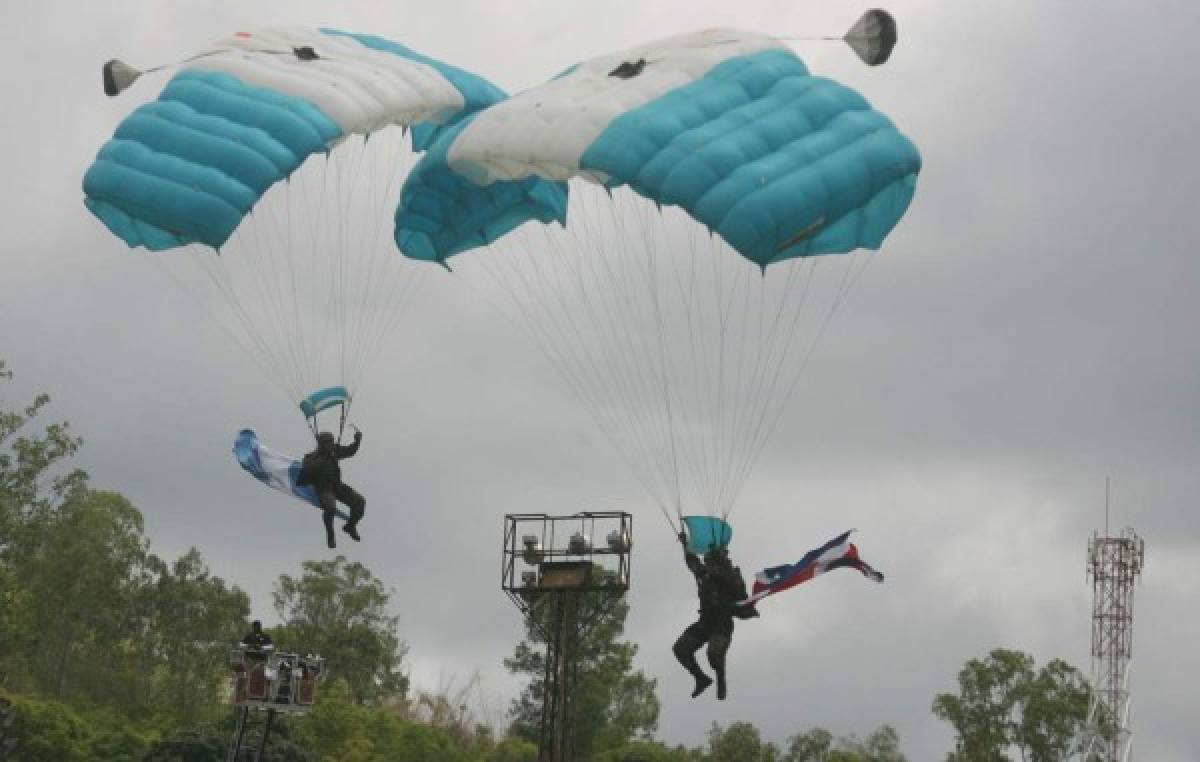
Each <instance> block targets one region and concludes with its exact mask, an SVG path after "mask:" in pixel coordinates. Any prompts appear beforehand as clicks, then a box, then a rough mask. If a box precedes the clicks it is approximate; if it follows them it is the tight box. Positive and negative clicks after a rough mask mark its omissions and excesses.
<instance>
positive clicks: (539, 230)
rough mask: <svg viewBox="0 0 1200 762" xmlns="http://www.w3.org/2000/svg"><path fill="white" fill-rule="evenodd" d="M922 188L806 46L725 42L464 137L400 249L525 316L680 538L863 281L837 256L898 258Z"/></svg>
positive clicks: (736, 481) (627, 69)
mask: <svg viewBox="0 0 1200 762" xmlns="http://www.w3.org/2000/svg"><path fill="white" fill-rule="evenodd" d="M894 31H895V28H894V24H893V25H892V27H891V32H892V33H893V39H892V40H891V42H894ZM888 52H890V45H889V47H888ZM880 55H881V54H880V52H879V51H877V52H876V53H874V54H872V55H871V56H868V58H870V59H871V60H875V59H878V58H880ZM868 58H864V60H868ZM871 60H868V62H871ZM920 167H921V158H920V155H919V154H918V152H917V149H916V148H915V147H914V145H913V144H912V142H910V141H909V140H908V139H907V138H906V137H905V136H904V135H902V134H901V133H900V132H899V131H898V130H897V128H896V127H895V125H894V124H893V123H892V122H891V120H889V119H888V117H886V116H885V115H884V114H882V113H880V112H879V111H876V110H874V109H873V108H872V107H871V106H870V104H869V103H868V102H867V101H866V99H865V98H863V97H862V96H861V95H859V94H858V93H857V92H855V91H854V90H851V89H850V88H848V87H846V86H845V85H842V84H839V83H838V82H834V81H832V80H830V79H826V78H823V77H818V76H814V75H812V74H811V73H810V72H809V70H808V68H807V67H806V66H805V64H804V62H803V61H801V60H800V59H799V58H798V57H797V56H796V55H795V54H794V53H793V52H792V50H791V49H790V48H789V47H787V46H786V45H785V44H784V43H782V42H780V41H779V40H777V39H775V38H772V37H769V36H766V35H762V34H756V33H752V32H745V31H738V30H734V29H709V30H705V31H701V32H697V33H693V34H686V35H681V36H677V37H671V38H668V39H664V40H659V41H656V42H651V43H648V44H645V45H640V46H637V47H634V48H632V49H629V50H626V51H622V52H618V53H613V54H609V55H602V56H599V57H597V58H594V59H591V60H589V61H585V62H583V63H580V64H578V65H576V66H574V67H571V68H570V69H567V70H566V71H565V72H563V73H562V74H560V75H559V76H558V77H556V78H555V79H553V80H551V81H549V82H547V83H545V84H543V85H541V86H539V87H535V88H532V89H530V90H527V91H525V92H522V93H520V94H519V95H516V96H514V97H512V98H510V99H508V100H505V101H503V102H500V103H497V104H495V105H493V106H490V107H488V108H487V109H484V110H483V111H481V112H479V113H478V114H475V115H474V116H473V117H472V118H470V119H469V120H465V121H464V122H462V123H461V124H459V125H457V126H455V127H454V128H452V129H450V130H447V131H446V133H445V134H444V135H442V136H441V137H440V138H439V139H438V140H437V141H436V142H435V143H434V144H433V145H432V146H431V147H430V149H429V151H428V152H427V153H426V155H425V156H424V157H422V159H421V160H420V161H419V162H418V164H417V165H416V167H415V168H414V169H413V171H412V172H411V173H410V174H409V177H408V179H407V181H406V182H405V185H404V188H403V190H402V192H401V197H400V204H399V207H398V209H397V212H396V230H395V238H396V243H397V245H398V246H399V248H400V249H401V250H402V251H403V252H404V253H405V254H406V255H407V256H408V257H410V258H413V259H420V260H429V261H435V262H442V263H446V262H447V260H448V259H449V258H451V257H454V267H455V270H456V271H457V272H460V273H466V274H468V275H469V273H471V272H476V271H478V272H481V273H484V274H485V277H488V278H490V280H491V281H494V284H495V286H496V291H497V293H502V294H506V295H507V297H511V298H510V299H508V301H506V302H505V303H506V304H507V305H508V307H509V308H510V310H511V313H512V315H513V316H514V318H515V319H517V320H518V321H519V322H520V324H521V325H522V326H523V327H524V330H526V331H527V332H528V333H529V334H530V335H531V336H532V337H533V338H534V339H535V340H536V341H537V343H538V344H539V346H540V347H541V348H542V349H543V350H544V351H545V352H546V354H547V355H548V356H549V357H550V358H551V359H552V360H553V362H554V364H555V365H556V367H557V368H558V370H559V371H560V372H561V373H562V375H563V376H564V377H565V378H566V380H567V382H568V383H569V385H570V386H571V388H572V389H573V390H574V391H575V392H576V393H577V394H578V395H579V397H580V399H582V400H583V402H584V403H585V404H586V405H587V406H588V408H589V409H590V410H591V411H592V412H593V413H594V415H595V418H596V420H597V422H598V425H599V427H600V429H601V430H602V431H604V433H605V434H606V435H608V436H609V437H610V438H611V439H612V440H613V442H614V443H615V444H616V445H617V449H618V451H619V452H621V454H622V455H623V456H624V457H625V459H626V461H627V462H628V463H629V465H630V466H631V467H632V469H633V470H634V472H635V473H636V474H637V475H638V477H639V478H640V479H641V481H642V483H643V484H644V485H645V486H646V488H647V489H648V491H649V492H650V494H651V495H653V496H654V497H655V499H656V501H657V502H658V504H659V507H660V508H662V509H663V511H664V513H665V514H666V515H667V517H668V519H671V514H672V513H673V514H675V516H682V515H684V514H701V513H706V514H708V515H713V516H722V517H724V516H727V515H728V513H729V511H730V510H731V509H732V507H733V505H734V502H735V501H736V500H737V497H738V494H739V492H740V491H741V489H742V486H743V484H744V483H745V481H746V479H747V477H748V475H749V473H750V469H751V466H752V465H753V463H754V461H755V459H756V457H757V455H758V453H759V452H760V451H761V449H762V447H763V446H764V444H765V442H766V440H767V437H768V436H769V434H770V433H771V431H772V429H774V427H775V425H776V422H777V421H778V420H779V417H780V415H781V413H782V411H783V409H784V403H785V402H786V401H787V400H788V399H789V398H790V397H791V396H792V395H793V392H794V390H795V389H796V386H797V383H798V379H799V375H800V371H801V370H802V369H803V367H804V365H805V364H806V363H807V361H808V358H809V355H810V352H811V350H812V348H813V347H814V346H815V344H816V341H817V339H819V338H820V336H821V334H822V333H824V330H825V327H826V326H827V325H828V319H829V317H830V316H831V315H832V313H833V311H834V310H836V309H837V307H838V305H840V304H841V302H842V300H843V299H844V297H845V295H846V291H847V289H848V288H849V286H850V285H851V284H852V283H853V281H854V279H855V278H856V277H857V276H858V274H859V273H860V272H861V269H862V266H864V265H865V262H864V261H863V259H864V258H865V257H864V258H860V257H859V256H856V255H853V254H852V255H851V256H848V257H839V258H837V259H838V260H839V262H838V263H836V264H831V265H825V266H823V267H820V268H818V267H817V262H818V261H821V260H824V259H827V258H825V257H818V256H816V255H823V254H833V253H840V252H855V251H858V250H864V249H866V250H871V249H878V248H880V247H881V246H882V244H883V242H884V239H885V238H886V237H887V235H888V234H889V233H890V232H891V231H892V229H893V228H894V227H895V225H896V224H897V223H898V222H899V220H900V218H901V217H902V216H903V214H904V212H905V210H906V209H907V208H908V206H909V203H910V201H911V200H912V198H913V194H914V191H915V188H916V179H917V173H918V171H919V170H920ZM568 199H569V201H568ZM533 219H536V220H539V221H542V222H547V221H556V222H557V223H559V224H557V225H523V224H522V223H523V222H526V221H529V220H533ZM508 231H512V232H511V233H509V234H508V235H505V233H506V232H508ZM485 244H487V246H486V248H481V247H484V245H485ZM472 249H476V251H473V252H471V253H464V252H468V251H470V250H472ZM865 259H866V260H867V261H869V258H865ZM818 270H820V274H821V275H822V276H827V277H822V278H821V279H818V278H817V277H816V276H817V271H818ZM826 271H829V272H828V273H826ZM819 281H820V282H827V283H828V284H829V285H828V286H827V287H824V288H822V287H821V285H819ZM701 508H703V510H700V509H701Z"/></svg>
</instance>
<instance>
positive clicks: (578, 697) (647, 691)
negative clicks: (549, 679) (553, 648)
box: [504, 594, 659, 760]
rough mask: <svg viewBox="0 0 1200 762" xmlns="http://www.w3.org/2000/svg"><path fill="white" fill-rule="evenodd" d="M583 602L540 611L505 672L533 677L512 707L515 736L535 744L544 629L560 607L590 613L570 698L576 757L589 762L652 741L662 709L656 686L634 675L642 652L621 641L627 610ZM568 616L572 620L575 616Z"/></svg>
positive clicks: (552, 603)
mask: <svg viewBox="0 0 1200 762" xmlns="http://www.w3.org/2000/svg"><path fill="white" fill-rule="evenodd" d="M581 597H582V599H583V600H582V601H579V602H576V603H571V602H570V601H571V600H572V599H570V598H565V599H564V598H558V597H555V598H548V599H546V602H545V604H544V605H542V606H540V607H539V608H538V609H537V614H536V616H537V617H539V618H540V621H536V622H535V621H530V622H527V623H526V624H527V629H526V639H525V640H524V641H522V642H521V643H520V644H518V645H517V647H516V650H515V651H514V652H513V655H512V656H511V657H509V658H507V659H505V660H504V666H505V667H507V668H508V669H509V671H510V672H513V673H516V674H524V675H528V676H529V683H528V684H527V685H526V687H525V689H524V690H523V691H522V692H521V695H520V696H519V697H518V698H516V699H515V700H514V701H513V704H512V706H511V708H510V710H509V715H510V717H511V718H512V720H513V726H512V732H513V733H514V734H515V735H518V736H520V737H522V738H525V739H526V740H528V741H531V742H536V741H537V737H538V729H539V727H540V723H541V713H542V696H543V691H544V677H545V672H546V657H545V652H544V644H545V642H546V639H545V637H544V636H543V634H542V631H543V630H542V629H541V628H550V627H552V626H553V622H554V621H555V619H556V617H557V616H558V613H559V612H558V611H557V609H556V608H555V607H556V606H558V605H560V604H561V605H566V606H579V607H581V608H583V609H585V611H584V613H583V617H584V618H585V621H586V620H587V619H590V621H591V622H592V624H591V626H590V627H589V628H588V629H587V630H586V631H585V632H584V633H583V636H582V637H581V638H580V639H579V643H578V644H577V647H576V651H575V654H576V673H575V678H574V684H573V686H572V690H571V696H572V701H573V706H574V713H575V755H576V758H577V759H579V760H587V759H591V758H592V757H593V756H594V755H595V754H597V753H598V752H600V751H601V750H604V749H612V748H616V747H620V746H622V745H623V744H625V743H628V742H629V741H630V740H632V739H636V738H649V737H650V735H651V734H652V733H653V732H654V730H655V728H657V726H658V712H659V703H658V697H657V696H656V695H655V692H654V689H655V683H656V681H655V680H653V679H651V678H647V677H646V676H645V674H644V673H643V672H642V671H641V670H636V671H635V670H634V669H633V659H634V656H635V655H636V654H637V646H636V645H634V644H633V643H627V642H622V641H620V640H618V639H619V638H620V637H621V635H622V634H623V633H624V630H625V617H626V616H627V615H628V613H629V606H628V604H626V603H625V602H624V601H615V602H613V601H608V600H607V599H603V598H602V597H601V596H599V595H593V594H587V595H584V596H581ZM562 601H567V603H561V602H562ZM609 604H611V605H609ZM587 609H590V610H591V611H593V612H595V616H594V618H591V616H590V615H588V614H587V613H586V610H587ZM564 614H565V615H567V616H570V615H571V612H570V611H567V612H564ZM539 625H540V627H541V628H539Z"/></svg>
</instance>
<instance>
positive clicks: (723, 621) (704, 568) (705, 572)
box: [672, 532, 758, 700]
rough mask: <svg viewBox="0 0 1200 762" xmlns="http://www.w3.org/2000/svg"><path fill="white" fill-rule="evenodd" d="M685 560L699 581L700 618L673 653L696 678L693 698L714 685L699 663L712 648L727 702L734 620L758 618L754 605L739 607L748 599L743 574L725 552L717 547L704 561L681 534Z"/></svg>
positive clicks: (719, 695) (711, 661) (711, 657)
mask: <svg viewBox="0 0 1200 762" xmlns="http://www.w3.org/2000/svg"><path fill="white" fill-rule="evenodd" d="M679 541H680V542H681V543H682V544H683V558H684V561H685V562H686V563H687V567H688V569H689V570H690V571H691V572H692V574H694V575H695V577H696V592H697V594H698V595H699V597H700V618H699V619H697V620H696V621H695V622H693V623H692V624H690V625H688V627H687V629H686V630H684V631H683V634H682V635H680V636H679V639H678V640H676V641H675V645H674V647H673V648H672V650H673V651H674V652H675V658H676V659H678V660H679V663H680V664H682V665H683V668H684V669H686V670H687V671H688V672H689V673H691V675H692V677H694V678H696V687H695V689H694V690H693V691H692V698H695V697H697V696H699V695H700V694H701V693H703V692H704V691H705V689H707V688H708V686H710V685H712V682H713V681H712V678H711V677H709V676H708V675H706V674H705V673H704V670H702V669H700V665H699V664H697V663H696V652H697V651H699V650H700V648H701V647H702V646H704V645H705V644H707V645H708V663H709V665H710V666H711V667H712V668H713V672H715V673H716V675H717V699H718V700H724V698H725V694H726V689H725V654H726V653H727V652H728V651H729V646H730V644H731V643H732V642H733V618H734V617H737V618H738V619H751V618H753V617H756V616H758V611H757V610H756V609H755V608H754V605H753V604H750V605H738V603H739V602H740V601H744V600H745V599H746V597H747V593H746V582H745V580H743V579H742V571H741V569H739V568H738V567H736V566H734V565H733V564H732V563H731V562H730V561H729V553H728V551H727V550H726V549H725V548H720V547H717V546H713V547H711V548H710V549H709V551H708V552H707V553H705V554H704V561H701V560H700V558H699V557H698V556H697V555H696V554H695V553H692V552H691V551H689V550H688V547H687V534H685V533H684V532H680V533H679Z"/></svg>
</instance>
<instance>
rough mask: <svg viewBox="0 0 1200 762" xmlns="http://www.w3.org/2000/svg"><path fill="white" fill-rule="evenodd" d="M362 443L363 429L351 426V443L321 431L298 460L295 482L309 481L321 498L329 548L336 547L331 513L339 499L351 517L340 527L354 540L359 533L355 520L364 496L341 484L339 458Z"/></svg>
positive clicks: (358, 518) (307, 482) (303, 483)
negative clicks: (352, 429) (352, 431)
mask: <svg viewBox="0 0 1200 762" xmlns="http://www.w3.org/2000/svg"><path fill="white" fill-rule="evenodd" d="M360 443H362V432H361V431H359V430H358V429H355V430H354V444H351V445H341V444H338V443H337V442H336V441H334V438H333V434H331V433H329V432H328V431H322V432H321V433H320V434H318V435H317V449H316V450H313V451H312V452H310V453H309V454H307V455H305V456H304V460H303V461H302V462H301V464H300V475H299V476H298V477H297V478H296V483H297V484H300V485H312V488H313V489H314V490H316V492H317V499H318V500H320V501H321V515H322V518H323V519H324V520H325V542H326V543H327V544H328V545H329V547H331V548H336V547H337V541H336V539H335V538H334V536H333V517H334V516H335V515H336V511H337V503H339V502H340V503H342V504H343V505H345V506H346V507H347V508H349V509H350V518H349V520H347V521H346V523H345V525H344V526H343V527H342V531H343V532H345V533H346V534H348V535H350V537H351V538H353V539H354V540H355V541H357V540H358V539H359V537H358V529H357V527H358V522H359V521H361V520H362V517H363V513H364V512H365V510H366V505H367V501H366V500H364V499H363V496H362V495H360V494H358V493H357V492H355V491H354V490H353V489H351V488H350V487H348V486H346V485H345V484H342V469H341V467H340V466H339V465H338V461H339V460H342V459H343V458H349V457H351V456H353V455H354V454H355V453H356V452H358V446H359V444H360Z"/></svg>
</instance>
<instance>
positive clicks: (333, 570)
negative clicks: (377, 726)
mask: <svg viewBox="0 0 1200 762" xmlns="http://www.w3.org/2000/svg"><path fill="white" fill-rule="evenodd" d="M303 569H304V573H303V574H302V575H301V576H300V577H298V578H294V577H291V576H289V575H286V574H284V575H281V576H280V577H279V581H278V582H277V583H276V584H275V590H274V594H273V595H274V599H275V610H276V612H278V614H279V616H280V617H282V618H283V620H284V626H283V627H281V628H278V629H276V630H274V631H273V632H274V633H275V641H276V645H277V646H280V647H283V648H290V649H295V650H297V651H304V652H308V653H320V654H321V655H322V656H324V657H325V659H326V663H327V666H328V674H329V675H333V676H337V677H339V678H342V679H344V680H345V681H346V683H347V685H348V686H349V689H350V695H351V697H352V698H353V700H354V701H356V702H358V703H366V702H372V703H379V702H384V701H389V700H397V699H403V698H404V696H405V694H406V693H407V691H408V678H407V677H406V676H405V675H404V673H403V672H402V671H401V662H402V661H403V659H404V654H405V653H406V652H407V650H408V648H407V646H406V645H405V644H404V643H403V642H401V641H400V638H399V637H398V636H397V634H396V624H397V617H394V616H390V615H389V614H388V613H387V604H388V600H389V599H390V597H391V595H390V593H389V592H388V591H387V589H386V588H384V586H383V583H382V582H380V581H379V580H378V579H376V578H375V576H374V575H373V574H371V572H370V571H369V570H368V569H367V568H366V567H365V566H363V565H362V564H360V563H358V562H356V561H355V562H351V561H347V560H346V557H345V556H340V555H339V556H338V557H337V558H335V559H333V560H332V561H305V562H304V563H303Z"/></svg>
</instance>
